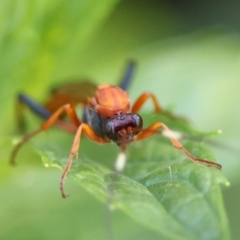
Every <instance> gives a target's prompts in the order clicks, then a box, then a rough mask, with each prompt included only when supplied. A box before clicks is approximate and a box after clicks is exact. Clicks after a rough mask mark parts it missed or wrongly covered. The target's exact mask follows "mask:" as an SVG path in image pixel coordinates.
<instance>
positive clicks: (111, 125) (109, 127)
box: [106, 121, 115, 134]
mask: <svg viewBox="0 0 240 240" xmlns="http://www.w3.org/2000/svg"><path fill="white" fill-rule="evenodd" d="M114 128H115V124H114V122H112V121H109V122H107V124H106V133H110V134H111V133H114Z"/></svg>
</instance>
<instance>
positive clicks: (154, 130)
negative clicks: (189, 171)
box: [135, 122, 222, 169]
mask: <svg viewBox="0 0 240 240" xmlns="http://www.w3.org/2000/svg"><path fill="white" fill-rule="evenodd" d="M160 128H164V130H165V131H166V132H167V133H168V137H169V139H170V141H171V143H172V145H173V146H174V147H175V148H177V149H179V150H181V151H182V152H183V153H184V154H185V155H186V156H187V157H188V158H189V159H190V160H192V161H193V162H199V163H202V164H205V165H208V166H213V167H215V168H218V169H221V168H222V166H221V165H220V164H218V163H215V162H211V161H207V160H204V159H200V158H196V157H195V156H193V155H192V154H191V153H190V152H188V151H187V150H186V149H185V148H184V147H183V145H182V144H181V143H180V142H179V141H178V140H177V139H176V138H175V137H174V135H173V133H172V132H171V130H170V129H169V128H168V127H167V126H166V125H165V124H163V123H161V122H157V123H153V124H152V125H150V126H149V127H148V128H146V129H144V130H143V131H142V132H140V133H139V134H138V135H137V136H136V138H135V141H139V140H143V139H145V138H148V137H150V136H152V135H153V134H155V133H157V132H158V130H159V129H160Z"/></svg>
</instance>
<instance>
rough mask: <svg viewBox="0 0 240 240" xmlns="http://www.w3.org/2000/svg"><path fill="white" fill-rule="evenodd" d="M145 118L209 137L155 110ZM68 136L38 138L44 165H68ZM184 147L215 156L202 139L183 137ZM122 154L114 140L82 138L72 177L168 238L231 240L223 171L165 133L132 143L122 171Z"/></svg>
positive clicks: (185, 122)
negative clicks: (204, 162) (195, 160)
mask: <svg viewBox="0 0 240 240" xmlns="http://www.w3.org/2000/svg"><path fill="white" fill-rule="evenodd" d="M143 117H144V119H146V122H147V124H148V122H149V119H150V121H152V122H154V121H162V118H164V119H165V123H166V124H167V125H171V128H172V129H173V130H177V131H181V133H182V134H188V135H189V133H192V136H201V137H204V136H205V137H206V136H208V135H209V134H208V133H207V134H204V133H200V132H198V131H196V130H195V129H193V128H192V127H191V126H190V125H189V123H188V122H187V121H186V120H184V119H179V118H175V119H174V120H173V119H172V118H168V117H166V116H164V115H163V116H161V115H153V114H152V115H143ZM174 126H176V127H174ZM181 126H184V127H181ZM63 134H64V133H59V132H57V131H52V133H51V136H50V137H49V139H48V141H47V143H46V136H43V137H41V138H40V137H39V138H38V141H36V140H35V141H34V142H35V145H36V146H35V147H36V150H37V152H38V153H39V154H40V156H41V158H42V160H43V163H44V165H45V166H50V167H58V168H60V169H61V170H62V169H63V168H64V166H65V164H66V161H67V157H68V154H69V149H70V144H71V141H72V138H71V137H70V136H68V135H67V136H63ZM189 136H191V135H189ZM184 146H185V147H186V148H187V149H188V150H189V151H190V152H191V153H193V154H195V156H197V157H200V158H205V159H211V160H214V159H213V155H212V153H211V151H210V150H209V149H208V148H207V147H206V146H205V145H204V144H203V143H199V142H193V141H191V140H190V141H184ZM93 149H94V151H93ZM117 153H118V149H117V147H116V146H114V145H113V144H109V145H104V146H99V145H97V144H95V143H91V142H90V141H89V140H88V139H86V138H84V137H83V139H82V140H81V147H80V151H79V158H78V159H76V160H74V163H73V165H72V167H71V170H70V172H69V174H68V176H69V177H70V178H72V179H73V180H74V181H76V182H77V183H78V184H79V185H81V186H82V187H84V188H85V189H86V190H87V191H89V192H90V193H92V194H93V195H94V196H95V197H96V198H97V199H99V200H100V201H102V202H104V203H105V204H109V205H110V208H111V209H122V210H123V211H124V212H126V213H127V214H128V215H130V216H131V217H132V218H133V219H135V220H136V221H138V222H139V223H141V224H143V225H144V226H146V227H148V228H150V229H152V230H154V231H156V232H158V233H159V234H160V235H161V236H165V237H166V238H167V239H173V240H174V239H199V240H207V239H209V240H210V239H211V240H213V239H216V240H217V239H224V240H225V239H229V232H228V228H227V220H226V214H225V211H224V207H223V203H222V196H221V190H220V186H219V185H220V184H224V185H228V181H227V180H226V178H225V177H224V175H223V173H222V172H221V171H220V170H218V169H215V168H214V167H207V166H204V165H201V164H199V163H193V162H192V161H190V160H189V159H186V156H185V155H184V154H182V153H181V152H179V151H177V150H176V149H174V148H173V146H172V145H171V143H170V141H169V140H168V139H166V138H165V137H163V136H160V135H158V136H154V137H152V138H149V139H147V140H144V141H142V142H137V143H133V144H132V145H131V146H129V148H128V150H127V155H128V162H127V165H126V168H125V170H124V172H123V173H122V174H118V173H116V172H114V171H113V167H112V165H113V164H114V160H115V158H116V156H117ZM109 189H110V190H109ZM66 191H67V190H66ZM70 194H74V193H70Z"/></svg>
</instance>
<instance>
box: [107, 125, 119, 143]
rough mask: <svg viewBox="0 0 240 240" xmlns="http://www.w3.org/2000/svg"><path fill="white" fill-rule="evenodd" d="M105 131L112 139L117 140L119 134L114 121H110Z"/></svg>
mask: <svg viewBox="0 0 240 240" xmlns="http://www.w3.org/2000/svg"><path fill="white" fill-rule="evenodd" d="M105 133H106V136H107V137H108V138H109V139H111V140H112V141H116V140H117V134H116V129H115V124H114V122H113V121H108V122H107V123H106V125H105Z"/></svg>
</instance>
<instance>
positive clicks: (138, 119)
mask: <svg viewBox="0 0 240 240" xmlns="http://www.w3.org/2000/svg"><path fill="white" fill-rule="evenodd" d="M132 119H133V121H134V124H135V126H134V127H135V128H138V129H141V128H142V126H143V120H142V118H141V117H140V115H138V114H133V115H132Z"/></svg>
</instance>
